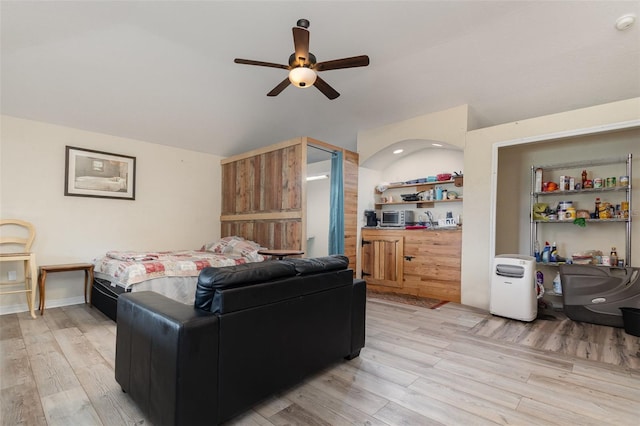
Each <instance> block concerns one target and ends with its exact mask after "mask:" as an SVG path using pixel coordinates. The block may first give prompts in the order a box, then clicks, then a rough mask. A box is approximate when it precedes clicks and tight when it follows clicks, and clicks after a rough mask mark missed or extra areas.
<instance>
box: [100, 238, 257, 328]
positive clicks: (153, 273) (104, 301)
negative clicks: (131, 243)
mask: <svg viewBox="0 0 640 426" xmlns="http://www.w3.org/2000/svg"><path fill="white" fill-rule="evenodd" d="M260 249H262V247H260V245H259V244H257V243H255V242H253V241H248V240H245V239H243V238H241V237H237V236H233V237H225V238H222V239H220V240H218V241H216V242H214V243H209V244H206V245H204V246H203V247H202V248H200V249H199V250H176V251H145V252H134V251H108V252H107V253H106V254H105V255H104V256H101V257H99V258H96V259H94V261H93V264H94V280H93V284H92V289H91V304H92V306H95V307H96V308H98V309H99V310H100V311H102V312H103V313H104V314H105V315H107V316H108V317H109V318H111V319H112V320H114V321H115V320H116V312H117V301H118V296H119V295H120V294H122V293H124V292H130V291H148V290H150V291H154V292H156V293H160V294H163V295H165V296H167V297H170V298H172V299H174V300H177V301H178V302H181V303H185V304H192V303H193V300H194V297H195V291H196V283H197V280H198V275H199V274H200V271H201V270H202V269H204V268H207V267H210V266H212V267H221V266H232V265H239V264H242V263H249V262H262V261H264V260H265V257H264V256H262V255H260V254H259V253H258V250H260Z"/></svg>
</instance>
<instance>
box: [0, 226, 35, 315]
mask: <svg viewBox="0 0 640 426" xmlns="http://www.w3.org/2000/svg"><path fill="white" fill-rule="evenodd" d="M35 237H36V232H35V229H34V227H33V225H32V224H31V223H29V222H25V221H24V220H19V219H0V262H22V265H23V267H24V275H23V277H24V281H17V280H16V281H5V280H2V281H0V294H11V293H26V296H27V306H28V307H29V312H30V313H31V316H32V317H33V318H35V317H36V314H35V312H34V305H35V300H36V279H37V269H36V255H35V253H33V252H31V244H33V240H34V239H35ZM19 284H24V287H25V289H24V290H4V289H5V288H11V287H16V286H17V285H19Z"/></svg>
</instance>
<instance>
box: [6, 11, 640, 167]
mask: <svg viewBox="0 0 640 426" xmlns="http://www.w3.org/2000/svg"><path fill="white" fill-rule="evenodd" d="M628 13H633V14H636V16H638V15H640V2H639V1H575V2H571V1H546V2H540V1H530V2H529V1H411V2H402V1H354V2H347V1H340V2H328V1H297V2H291V1H289V2H274V1H257V2H245V1H225V2H221V1H163V2H160V1H151V2H143V1H119V2H116V1H106V2H102V1H88V0H87V1H79V2H72V1H60V2H59V1H49V2H26V1H15V2H14V1H5V0H2V3H1V36H2V45H1V47H2V57H1V72H2V75H1V108H2V113H3V114H7V115H11V116H16V117H22V118H27V119H33V120H38V121H44V122H50V123H56V124H61V125H65V126H70V127H74V128H79V129H85V130H89V131H94V132H100V133H106V134H110V135H115V136H122V137H127V138H133V139H139V140H143V141H148V142H154V143H159V144H165V145H172V146H178V147H182V148H185V149H190V150H195V151H201V152H208V153H213V154H216V155H221V156H228V155H233V154H237V153H241V152H244V151H247V150H250V149H253V148H256V147H259V146H264V145H267V144H272V143H276V142H279V141H282V140H286V139H290V138H293V137H296V136H311V137H313V138H316V139H320V140H323V141H326V142H329V143H332V144H334V145H339V146H343V147H345V148H348V149H352V150H355V149H356V136H357V132H358V131H360V130H365V129H370V128H375V127H378V126H382V125H385V124H389V123H393V122H396V121H400V120H404V119H408V118H412V117H416V116H419V115H423V114H426V113H429V112H434V111H441V110H444V109H447V108H451V107H455V106H459V105H462V104H468V105H469V106H470V109H471V113H472V123H473V125H474V127H476V128H479V127H486V126H491V125H495V124H500V123H506V122H511V121H517V120H521V119H525V118H531V117H536V116H540V115H546V114H551V113H556V112H561V111H567V110H572V109H576V108H582V107H587V106H591V105H597V104H602V103H607V102H612V101H617V100H622V99H628V98H632V97H638V96H640V28H639V24H638V23H636V25H635V26H634V27H632V28H630V29H628V30H626V31H618V30H616V28H615V21H616V19H617V18H618V17H620V16H622V15H624V14H628ZM299 18H307V19H309V20H310V22H311V26H310V28H309V30H310V33H311V36H310V51H311V52H312V53H314V54H315V55H316V57H317V58H318V61H319V62H321V61H326V60H330V59H338V58H343V57H349V56H355V55H362V54H366V55H369V57H370V59H371V65H369V66H368V67H366V68H355V69H347V70H333V71H326V72H323V73H321V76H322V78H323V79H324V80H325V81H327V82H328V83H329V84H331V85H332V86H333V87H334V88H335V89H336V90H338V92H340V93H341V96H340V97H339V98H338V99H336V100H333V101H331V100H328V99H327V98H325V97H324V96H323V95H322V94H321V93H320V92H319V91H318V90H317V89H315V88H309V89H298V88H295V87H293V86H290V87H288V88H287V89H285V90H284V92H282V93H281V94H280V95H279V96H277V97H275V98H271V97H267V96H266V93H267V92H268V91H270V90H271V89H272V88H273V87H275V86H276V85H277V84H278V83H280V81H282V80H283V79H284V78H285V77H286V71H285V70H282V69H276V68H264V67H256V66H247V65H238V64H235V63H234V62H233V59H234V58H236V57H239V58H245V59H255V60H260V61H266V62H276V63H282V64H286V63H287V60H288V57H289V55H290V54H291V53H292V52H293V41H292V34H291V28H292V27H293V26H294V25H295V23H296V21H297V20H298V19H299Z"/></svg>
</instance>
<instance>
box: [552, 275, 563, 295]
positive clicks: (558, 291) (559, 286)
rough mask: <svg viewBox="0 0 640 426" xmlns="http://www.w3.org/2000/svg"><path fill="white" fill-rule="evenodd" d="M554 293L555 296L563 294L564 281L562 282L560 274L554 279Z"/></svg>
mask: <svg viewBox="0 0 640 426" xmlns="http://www.w3.org/2000/svg"><path fill="white" fill-rule="evenodd" d="M553 292H554V293H555V294H562V281H561V280H560V272H556V277H555V278H554V279H553Z"/></svg>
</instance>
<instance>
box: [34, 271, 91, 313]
mask: <svg viewBox="0 0 640 426" xmlns="http://www.w3.org/2000/svg"><path fill="white" fill-rule="evenodd" d="M69 271H84V303H87V284H89V293H91V283H92V282H93V263H66V264H62V265H42V266H40V274H39V276H38V288H39V290H40V304H39V305H38V309H39V310H40V315H43V314H44V295H45V284H46V282H47V273H49V272H69ZM90 299H91V294H89V300H90Z"/></svg>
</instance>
